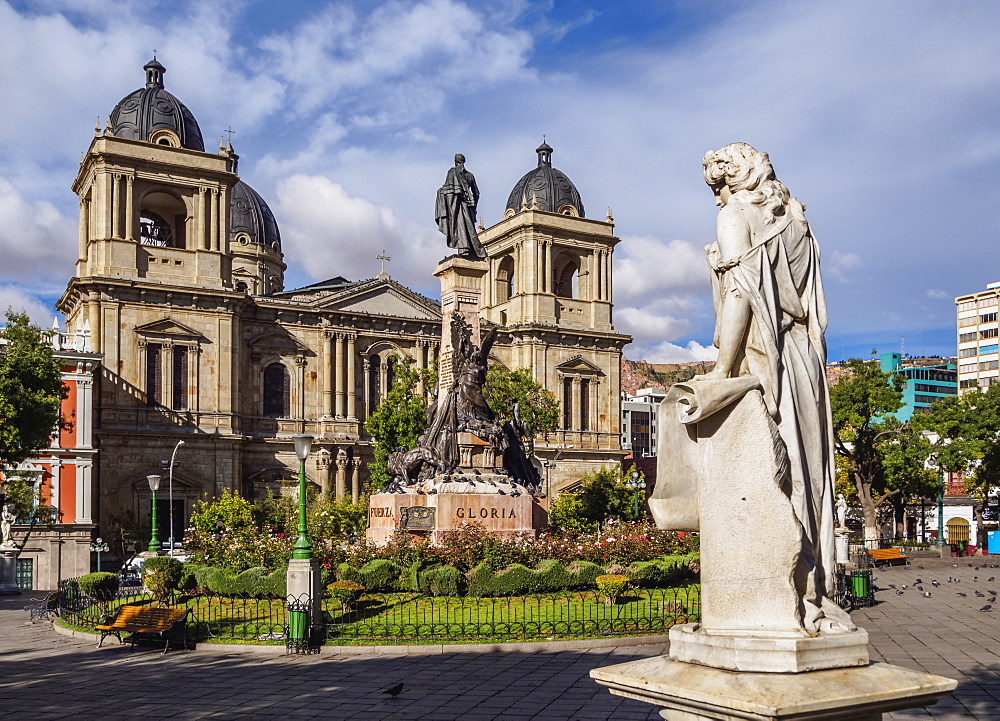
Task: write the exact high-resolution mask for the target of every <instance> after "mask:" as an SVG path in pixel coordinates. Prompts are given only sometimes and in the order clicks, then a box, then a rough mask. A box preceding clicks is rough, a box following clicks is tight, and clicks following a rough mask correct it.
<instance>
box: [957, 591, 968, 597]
mask: <svg viewBox="0 0 1000 721" xmlns="http://www.w3.org/2000/svg"><path fill="white" fill-rule="evenodd" d="M958 595H959V596H961V597H962V598H965V597H966V596H968V595H969V594H967V593H962V592H961V591H959V592H958Z"/></svg>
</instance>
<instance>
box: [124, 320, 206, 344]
mask: <svg viewBox="0 0 1000 721" xmlns="http://www.w3.org/2000/svg"><path fill="white" fill-rule="evenodd" d="M133 330H134V331H135V332H136V333H138V334H139V335H146V336H164V337H168V338H183V339H185V340H199V341H200V340H204V339H205V337H204V336H203V335H202V334H201V333H199V332H198V331H196V330H194V329H192V328H188V327H187V326H186V325H184V324H183V323H178V322H177V321H175V320H173V319H172V318H171V317H170V316H167V317H166V318H161V319H160V320H154V321H153V322H152V323H143V324H142V325H137V326H136V327H135V328H133Z"/></svg>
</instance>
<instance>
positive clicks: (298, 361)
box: [289, 355, 308, 420]
mask: <svg viewBox="0 0 1000 721" xmlns="http://www.w3.org/2000/svg"><path fill="white" fill-rule="evenodd" d="M307 363H308V361H307V360H306V358H305V356H301V355H297V356H295V365H296V367H297V368H298V369H299V378H298V386H299V407H298V411H299V416H298V417H299V418H300V419H302V420H305V417H306V364H307ZM289 410H291V409H289Z"/></svg>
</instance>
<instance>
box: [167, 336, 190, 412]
mask: <svg viewBox="0 0 1000 721" xmlns="http://www.w3.org/2000/svg"><path fill="white" fill-rule="evenodd" d="M173 380H174V388H173V393H174V397H173V403H172V404H171V406H170V407H171V408H173V409H174V410H175V411H186V410H187V407H188V348H187V347H186V346H175V347H174V378H173Z"/></svg>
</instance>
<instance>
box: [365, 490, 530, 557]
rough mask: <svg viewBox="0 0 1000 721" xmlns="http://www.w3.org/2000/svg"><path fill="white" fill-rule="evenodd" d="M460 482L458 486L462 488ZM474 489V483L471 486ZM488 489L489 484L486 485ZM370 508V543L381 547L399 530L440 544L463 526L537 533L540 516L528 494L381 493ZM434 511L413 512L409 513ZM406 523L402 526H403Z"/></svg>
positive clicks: (503, 532)
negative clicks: (449, 534)
mask: <svg viewBox="0 0 1000 721" xmlns="http://www.w3.org/2000/svg"><path fill="white" fill-rule="evenodd" d="M460 483H462V482H460V481H456V482H455V483H454V485H455V486H456V488H458V487H459V485H460ZM468 483H469V484H470V485H471V484H472V483H473V482H472V481H469V482H468ZM483 483H484V485H488V482H486V481H483ZM368 503H369V505H368V520H369V526H368V534H367V535H368V540H370V541H372V542H373V543H377V544H379V545H383V544H385V543H387V542H388V541H389V539H390V538H391V537H392V534H393V533H395V532H396V529H397V528H400V527H402V528H403V529H404V530H408V531H409V532H411V533H417V534H423V535H429V536H430V540H431V543H438V542H439V541H440V539H441V535H442V534H443V533H444V532H446V531H454V530H457V529H459V528H462V526H463V524H468V523H478V524H480V525H481V526H483V527H484V528H485V529H486V530H487V531H489V532H491V533H496V534H497V535H501V536H513V535H514V534H515V533H534V532H535V528H536V527H537V526H536V523H535V519H536V518H537V517H538V514H537V513H536V511H535V505H536V501H535V499H534V498H533V497H532V496H531V495H530V494H527V493H521V494H520V495H518V496H512V495H509V494H508V495H501V494H500V493H497V492H495V491H494V492H492V493H449V492H439V493H434V494H431V495H426V494H422V493H377V494H374V495H373V496H371V499H370V500H369V502H368ZM411 508H419V509H423V508H426V509H430V510H429V511H418V512H411V511H410V510H408V509H411ZM401 520H402V523H401V522H400V521H401Z"/></svg>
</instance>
